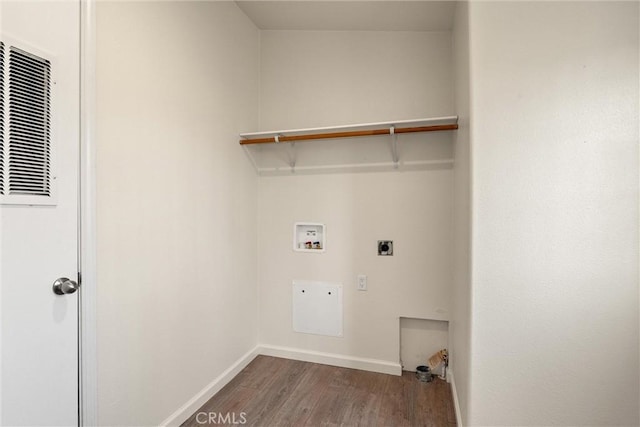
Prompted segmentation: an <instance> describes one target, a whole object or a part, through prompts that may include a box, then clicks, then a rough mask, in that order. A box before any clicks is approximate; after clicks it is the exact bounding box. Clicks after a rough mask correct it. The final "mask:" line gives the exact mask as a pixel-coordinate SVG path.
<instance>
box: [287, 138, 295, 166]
mask: <svg viewBox="0 0 640 427" xmlns="http://www.w3.org/2000/svg"><path fill="white" fill-rule="evenodd" d="M288 151H289V166H290V167H291V173H295V172H296V143H295V141H291V142H290V143H289V150H288Z"/></svg>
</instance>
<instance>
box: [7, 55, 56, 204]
mask: <svg viewBox="0 0 640 427" xmlns="http://www.w3.org/2000/svg"><path fill="white" fill-rule="evenodd" d="M8 62H9V70H8V71H9V72H8V76H9V79H8V88H7V89H8V112H9V114H8V122H7V123H6V125H7V128H8V132H7V135H8V138H7V140H8V147H7V144H4V141H3V146H4V151H5V159H4V161H5V162H6V163H7V168H6V170H7V172H8V182H7V183H6V184H5V189H4V190H5V191H6V192H7V193H8V194H10V195H12V194H17V195H39V196H50V195H51V183H50V180H51V177H50V168H51V147H50V146H51V138H50V132H51V115H50V108H51V102H50V98H51V64H50V62H49V61H47V60H45V59H42V58H39V57H37V56H35V55H32V54H30V53H27V52H25V51H23V50H20V49H17V48H14V47H11V48H10V49H9V58H8ZM7 148H8V150H7ZM3 178H4V177H3Z"/></svg>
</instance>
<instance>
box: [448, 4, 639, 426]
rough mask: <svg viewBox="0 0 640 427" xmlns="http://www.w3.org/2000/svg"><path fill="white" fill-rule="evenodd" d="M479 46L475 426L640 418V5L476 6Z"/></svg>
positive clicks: (474, 48) (474, 40)
mask: <svg viewBox="0 0 640 427" xmlns="http://www.w3.org/2000/svg"><path fill="white" fill-rule="evenodd" d="M470 38H471V71H472V72H471V88H472V95H471V101H472V102H471V106H472V108H471V111H472V113H473V115H474V118H473V121H472V147H473V148H472V151H473V155H472V159H473V168H472V179H473V213H472V218H473V234H472V236H473V238H472V253H473V266H472V277H473V287H472V294H473V295H472V300H473V317H472V324H473V333H472V358H473V366H474V369H473V370H472V379H471V393H470V397H469V401H470V403H471V407H470V412H469V416H468V424H469V425H607V426H611V425H638V423H639V421H640V420H639V419H638V401H639V397H640V396H639V392H638V374H639V372H638V362H639V360H638V332H639V331H638V224H639V219H640V218H639V217H638V206H639V203H638V202H639V200H638V146H639V141H638V139H639V137H638V124H639V123H638V117H639V115H640V114H639V113H640V111H639V107H638V105H639V102H638V101H639V99H638V82H639V78H638V77H639V73H638V71H639V70H638V48H639V46H638V3H637V2H628V3H612V2H584V3H582V2H562V3H561V2H553V3H548V2H539V3H538V2H535V3H534V2H532V3H524V2H513V3H509V2H496V3H475V2H473V3H471V4H470ZM456 369H458V368H456Z"/></svg>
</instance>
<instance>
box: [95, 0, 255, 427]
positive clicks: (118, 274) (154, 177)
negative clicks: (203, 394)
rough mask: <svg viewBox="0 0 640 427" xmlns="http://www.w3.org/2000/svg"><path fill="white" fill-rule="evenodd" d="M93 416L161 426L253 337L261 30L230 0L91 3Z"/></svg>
mask: <svg viewBox="0 0 640 427" xmlns="http://www.w3.org/2000/svg"><path fill="white" fill-rule="evenodd" d="M97 20H98V23H97V24H98V34H97V54H98V58H97V61H98V62H97V70H98V74H97V82H98V87H97V117H98V122H97V139H98V147H97V157H98V164H97V173H98V183H97V195H98V199H97V204H98V218H97V228H98V236H97V238H98V254H97V256H98V349H99V355H98V380H99V383H98V391H99V402H98V403H99V423H100V424H101V425H157V424H159V423H160V422H162V421H163V420H164V419H165V418H167V417H168V416H169V415H170V414H172V413H173V412H174V411H175V410H177V409H178V408H180V407H181V406H182V405H183V404H185V403H186V402H187V401H188V400H189V399H191V398H192V397H193V396H194V395H195V394H196V393H198V392H199V391H200V390H202V389H203V388H204V387H205V386H206V385H207V384H208V383H210V382H211V381H212V380H213V379H214V378H216V377H217V376H218V375H219V374H220V373H221V372H223V371H224V370H225V369H227V368H229V367H230V366H231V365H232V364H233V363H234V362H235V361H237V360H238V358H240V357H241V356H242V355H244V354H245V353H246V352H247V351H249V350H251V349H252V348H253V347H254V346H255V344H256V342H257V309H256V306H257V286H256V283H257V276H256V263H257V259H256V219H255V218H256V210H257V206H256V203H257V194H256V191H257V178H256V176H255V173H254V171H253V170H252V167H251V165H250V162H249V161H248V160H247V159H246V156H245V154H244V152H243V151H242V150H241V149H240V147H239V146H238V144H237V134H238V133H239V132H240V131H242V130H246V129H252V128H255V127H256V126H257V120H258V108H257V106H258V85H259V79H258V75H259V32H258V30H257V29H256V28H255V27H254V25H253V24H252V23H251V22H250V21H249V20H248V19H247V18H246V16H245V15H244V14H243V13H242V12H241V11H240V10H239V9H238V8H237V7H236V5H235V4H234V3H233V2H139V3H134V2H117V3H110V2H98V5H97Z"/></svg>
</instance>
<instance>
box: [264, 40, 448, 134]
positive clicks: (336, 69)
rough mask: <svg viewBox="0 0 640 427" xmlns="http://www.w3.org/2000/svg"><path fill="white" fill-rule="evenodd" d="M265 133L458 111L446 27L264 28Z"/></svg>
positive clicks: (441, 114)
mask: <svg viewBox="0 0 640 427" xmlns="http://www.w3.org/2000/svg"><path fill="white" fill-rule="evenodd" d="M261 58H262V59H261V77H260V82H261V86H260V93H261V97H260V126H261V129H262V130H274V129H296V128H306V127H317V126H334V125H348V124H353V123H371V122H380V121H389V120H401V119H417V118H423V117H438V116H447V115H452V114H455V113H454V111H453V95H452V94H453V80H452V76H451V34H450V33H449V32H403V31H394V32H385V31H377V32H371V31H262V53H261Z"/></svg>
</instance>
